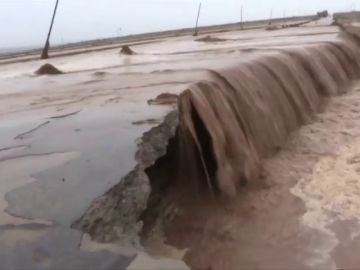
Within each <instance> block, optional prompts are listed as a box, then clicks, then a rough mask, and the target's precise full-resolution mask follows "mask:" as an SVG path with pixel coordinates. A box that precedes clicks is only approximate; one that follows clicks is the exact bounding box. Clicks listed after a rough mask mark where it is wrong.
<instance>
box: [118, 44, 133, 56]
mask: <svg viewBox="0 0 360 270" xmlns="http://www.w3.org/2000/svg"><path fill="white" fill-rule="evenodd" d="M120 54H125V55H134V54H136V53H135V52H134V51H133V50H132V49H131V48H130V47H129V46H128V45H124V46H122V48H121V51H120Z"/></svg>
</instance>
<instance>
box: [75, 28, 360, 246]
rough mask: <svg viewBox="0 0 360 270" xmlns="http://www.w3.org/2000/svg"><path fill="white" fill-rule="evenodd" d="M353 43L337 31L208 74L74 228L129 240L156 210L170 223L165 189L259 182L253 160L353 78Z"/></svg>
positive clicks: (232, 187)
mask: <svg viewBox="0 0 360 270" xmlns="http://www.w3.org/2000/svg"><path fill="white" fill-rule="evenodd" d="M357 44H358V43H357V41H356V39H354V38H352V37H351V36H350V35H346V36H344V37H342V38H341V39H339V40H338V41H336V42H332V43H325V44H318V45H316V46H309V47H306V48H299V49H289V50H284V51H283V52H279V53H276V54H272V55H266V56H262V57H259V58H258V59H257V60H253V61H251V62H248V63H241V64H239V65H237V66H232V67H229V68H226V69H221V70H209V78H210V79H209V80H207V81H199V82H198V83H195V84H193V85H190V86H189V88H188V89H187V90H186V91H184V92H183V93H182V95H181V96H180V97H179V102H178V111H179V114H177V112H173V113H171V114H169V115H168V116H167V117H166V119H165V121H164V123H163V124H161V125H160V126H158V127H156V128H154V129H152V130H151V131H149V132H148V133H146V134H144V136H143V138H142V142H141V143H140V145H139V151H138V153H137V155H136V159H137V162H138V165H137V166H136V168H135V169H134V170H133V171H132V172H130V173H129V174H128V175H127V176H125V177H124V178H123V179H122V180H121V182H120V183H119V184H118V185H117V186H115V187H114V188H112V189H111V190H110V191H109V192H107V193H106V194H105V195H104V196H103V197H101V198H99V199H98V200H96V201H95V202H94V203H93V205H92V206H91V207H90V209H89V210H88V211H87V212H86V213H85V215H84V216H83V217H82V218H81V219H80V220H79V221H78V222H77V223H76V227H79V228H81V229H82V230H84V231H85V232H87V233H89V234H90V235H91V236H92V237H93V238H94V239H96V240H98V241H106V242H108V241H115V240H121V241H125V240H126V242H128V241H129V240H130V242H131V244H138V239H139V238H138V235H139V233H140V232H141V230H142V227H143V223H144V222H145V223H146V225H149V226H151V224H153V223H156V220H158V215H160V216H161V217H163V216H164V215H167V217H166V218H170V219H171V217H169V216H171V215H172V208H171V206H170V205H169V204H168V203H167V202H166V203H165V204H164V203H162V202H163V198H164V194H165V193H166V192H167V190H169V188H171V187H175V186H176V187H177V188H181V189H183V188H184V189H186V194H187V195H186V196H188V197H189V196H191V194H192V193H191V192H194V191H196V192H198V191H203V190H206V191H209V192H210V193H211V194H214V195H220V194H225V195H228V196H234V195H235V194H236V192H237V190H238V189H239V188H241V187H242V186H243V185H246V183H248V182H249V181H254V180H256V179H257V178H259V176H260V175H261V173H262V168H261V164H262V160H263V159H265V158H268V157H270V156H272V155H273V154H274V153H275V152H276V151H278V150H279V148H280V147H281V145H282V144H283V142H284V141H285V140H286V138H287V137H288V135H289V134H290V133H291V132H293V131H294V130H295V129H297V128H298V127H299V126H301V125H303V124H306V123H308V122H310V121H311V118H312V116H313V115H314V114H315V113H317V112H318V111H320V110H321V109H322V105H323V104H324V102H325V101H326V99H327V98H328V97H329V96H332V95H338V94H341V93H342V91H344V89H346V88H347V86H348V85H349V83H350V82H351V81H352V80H354V79H356V78H357V77H358V74H359V70H360V52H359V47H358V45H357ZM178 119H179V120H178ZM169 207H170V208H169ZM145 210H146V211H145ZM160 213H161V214H160ZM149 226H147V227H149Z"/></svg>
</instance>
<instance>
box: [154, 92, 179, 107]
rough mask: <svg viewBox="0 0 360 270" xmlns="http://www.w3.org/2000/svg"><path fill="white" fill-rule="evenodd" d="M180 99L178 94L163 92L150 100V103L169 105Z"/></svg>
mask: <svg viewBox="0 0 360 270" xmlns="http://www.w3.org/2000/svg"><path fill="white" fill-rule="evenodd" d="M177 100H178V95H175V94H170V93H162V94H160V95H158V96H157V97H156V98H155V99H150V100H148V104H149V105H168V104H176V103H177Z"/></svg>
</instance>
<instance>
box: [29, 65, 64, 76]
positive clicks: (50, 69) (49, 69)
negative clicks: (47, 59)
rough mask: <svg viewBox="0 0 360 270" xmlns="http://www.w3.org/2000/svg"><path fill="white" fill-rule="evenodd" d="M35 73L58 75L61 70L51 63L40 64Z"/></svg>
mask: <svg viewBox="0 0 360 270" xmlns="http://www.w3.org/2000/svg"><path fill="white" fill-rule="evenodd" d="M35 73H36V74H37V75H59V74H63V73H64V72H62V71H61V70H59V69H57V68H56V67H54V66H53V65H51V64H45V65H42V66H41V67H40V68H39V69H38V70H37V71H36V72H35Z"/></svg>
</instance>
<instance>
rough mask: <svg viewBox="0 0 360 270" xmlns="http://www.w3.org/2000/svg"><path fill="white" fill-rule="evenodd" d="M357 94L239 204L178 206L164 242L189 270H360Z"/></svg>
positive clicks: (207, 201)
mask: <svg viewBox="0 0 360 270" xmlns="http://www.w3.org/2000/svg"><path fill="white" fill-rule="evenodd" d="M359 88H360V84H359V83H356V84H355V85H354V86H353V88H352V90H351V91H350V92H349V93H348V94H346V95H344V96H341V97H336V98H333V99H331V100H330V101H329V103H328V105H327V107H326V108H325V110H324V112H322V113H320V114H319V115H316V117H315V119H314V122H313V123H312V124H309V125H306V126H304V127H302V128H301V129H300V130H299V131H297V132H295V133H294V134H292V136H291V137H290V138H289V140H288V141H287V142H286V143H285V144H284V146H283V147H282V148H281V150H280V151H279V152H278V153H277V154H276V155H275V156H274V157H273V158H271V159H268V160H267V161H266V162H265V165H264V173H263V177H262V178H261V179H259V180H258V181H256V182H253V183H250V184H249V185H248V186H247V187H246V188H244V189H243V192H242V193H241V194H240V195H239V196H237V198H236V199H234V200H232V201H229V200H224V201H218V200H216V201H214V200H212V199H211V198H203V197H202V196H199V197H198V198H197V199H194V200H191V203H190V205H189V204H188V202H187V201H185V202H183V205H182V207H181V215H179V217H178V218H177V219H176V220H175V222H174V224H175V226H171V227H170V228H168V231H167V233H166V236H167V242H166V243H168V244H171V245H174V246H176V247H177V248H178V249H180V250H181V249H186V250H187V253H186V255H185V261H186V262H187V264H188V265H190V266H191V267H192V268H194V269H240V268H241V269H358V268H359V266H360V260H359V258H358V256H357V252H356V250H357V248H358V247H359V243H360V238H359V232H360V224H359V210H360V204H359V203H360V201H359V191H360V184H359V183H360V182H359V153H360V152H359V151H360V148H359V142H360V141H359V135H360V126H359V117H360V108H359V105H360V103H359V101H360V92H359V90H360V89H359ZM150 245H151V243H150Z"/></svg>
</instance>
